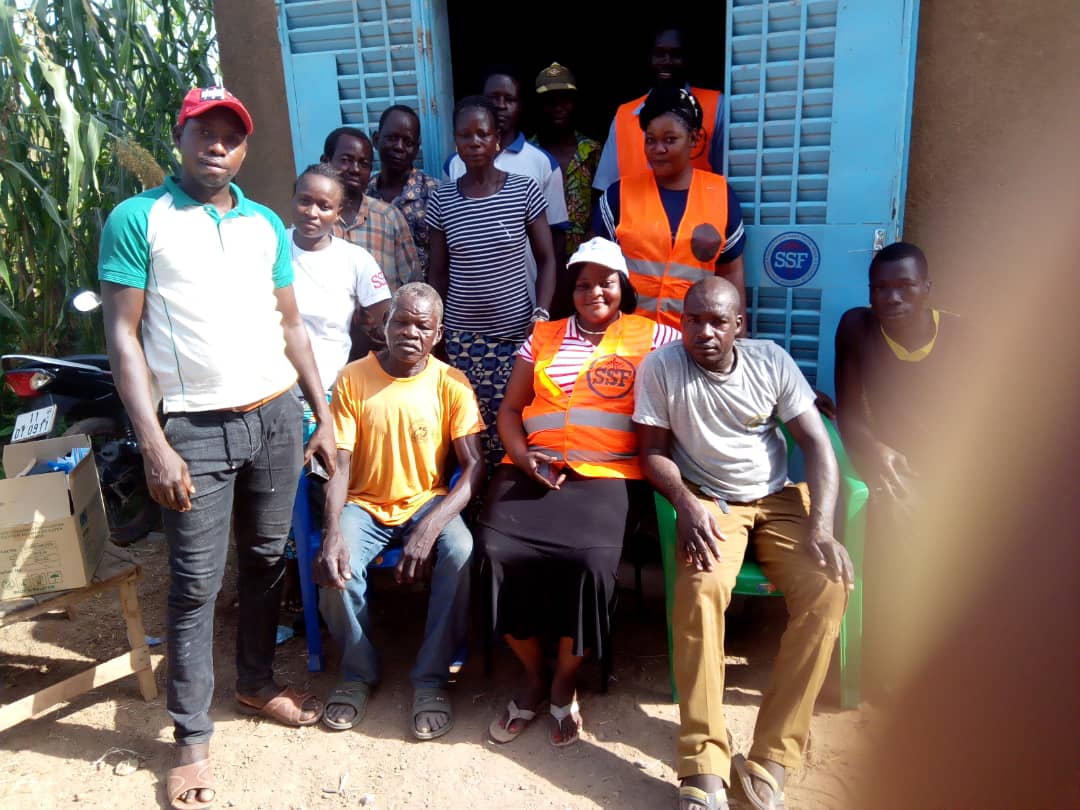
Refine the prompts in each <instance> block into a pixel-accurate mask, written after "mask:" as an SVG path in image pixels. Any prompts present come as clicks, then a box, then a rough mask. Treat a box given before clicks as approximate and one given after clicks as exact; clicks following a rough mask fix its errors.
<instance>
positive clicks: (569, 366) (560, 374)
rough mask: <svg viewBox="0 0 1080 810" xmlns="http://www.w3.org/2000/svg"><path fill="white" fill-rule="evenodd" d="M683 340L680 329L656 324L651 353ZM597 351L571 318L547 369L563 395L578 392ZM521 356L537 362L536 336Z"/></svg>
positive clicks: (521, 350) (522, 350) (527, 344)
mask: <svg viewBox="0 0 1080 810" xmlns="http://www.w3.org/2000/svg"><path fill="white" fill-rule="evenodd" d="M681 339H682V332H680V331H679V330H678V329H673V328H672V327H670V326H664V325H663V324H660V323H657V324H653V337H652V346H650V347H649V350H650V351H651V350H653V349H658V348H660V347H661V346H664V345H667V344H668V343H674V342H675V341H677V340H681ZM596 349H597V347H596V346H594V345H593V344H592V343H590V342H589V341H588V339H587V338H586V337H585V336H584V335H582V334H581V333H580V332H578V328H577V318H567V319H566V331H565V332H564V333H563V339H562V344H561V345H560V346H559V350H558V351H557V352H555V357H553V358H552V360H551V365H549V366H548V367H547V376H548V378H550V380H551V381H552V382H553V383H555V384H556V385H557V386H559V388H560V389H562V391H563V393H566V394H569V393H570V392H572V391H573V390H574V383H575V382H577V378H578V375H579V374H580V373H581V369H582V367H583V366H584V365H585V364H586V363H587V362H589V359H590V358H591V357H592V355H593V352H594V351H596ZM518 357H520V358H521V359H522V360H524V361H525V362H526V363H535V362H536V358H535V356H534V355H533V342H532V335H529V338H528V340H526V341H525V342H524V343H523V344H522V346H521V348H520V349H518Z"/></svg>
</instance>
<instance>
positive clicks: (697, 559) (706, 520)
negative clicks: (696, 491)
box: [675, 498, 725, 571]
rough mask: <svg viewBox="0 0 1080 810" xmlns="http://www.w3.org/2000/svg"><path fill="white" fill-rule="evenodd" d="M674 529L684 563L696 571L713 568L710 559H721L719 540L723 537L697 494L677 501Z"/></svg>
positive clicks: (722, 539)
mask: <svg viewBox="0 0 1080 810" xmlns="http://www.w3.org/2000/svg"><path fill="white" fill-rule="evenodd" d="M675 525H676V529H677V531H678V534H679V554H680V556H681V557H682V558H683V560H684V561H685V562H686V564H687V565H692V566H694V567H695V568H696V569H697V570H698V571H712V569H713V560H719V559H720V545H719V544H720V543H723V542H724V540H725V538H724V535H723V534H722V533H721V532H720V525H719V524H718V523H717V522H716V517H715V516H714V515H713V513H712V512H711V511H710V510H709V509H707V508H706V507H705V506H704V505H702V503H701V501H699V500H698V499H697V498H687V499H686V501H685V502H684V503H682V504H680V508H679V510H678V520H677V521H676V524H675Z"/></svg>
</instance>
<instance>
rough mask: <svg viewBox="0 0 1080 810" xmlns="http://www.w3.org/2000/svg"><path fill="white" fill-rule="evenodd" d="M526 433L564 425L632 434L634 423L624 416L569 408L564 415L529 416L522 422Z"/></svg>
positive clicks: (556, 428) (554, 428)
mask: <svg viewBox="0 0 1080 810" xmlns="http://www.w3.org/2000/svg"><path fill="white" fill-rule="evenodd" d="M523 423H524V426H525V432H526V433H530V434H531V433H539V432H540V431H541V430H558V429H559V428H561V427H563V426H564V425H581V426H583V427H600V428H607V429H608V430H623V431H626V432H628V433H633V432H634V422H633V420H632V419H631V418H630V417H629V416H626V415H625V414H619V413H610V412H608V411H598V410H594V409H592V408H571V409H570V410H568V411H566V413H565V414H560V413H545V414H540V415H538V416H530V417H529V418H528V419H525V420H524V422H523Z"/></svg>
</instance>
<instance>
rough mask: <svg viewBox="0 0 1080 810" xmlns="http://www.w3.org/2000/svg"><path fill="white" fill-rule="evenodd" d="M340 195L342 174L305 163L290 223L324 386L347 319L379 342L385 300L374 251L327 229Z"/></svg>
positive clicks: (337, 360)
mask: <svg viewBox="0 0 1080 810" xmlns="http://www.w3.org/2000/svg"><path fill="white" fill-rule="evenodd" d="M344 200H345V186H344V185H343V184H342V182H341V177H340V175H339V173H338V171H337V170H336V169H335V168H334V167H332V166H330V165H329V164H327V163H316V164H312V165H311V166H308V167H307V168H306V169H304V171H303V172H302V173H301V174H300V176H299V177H298V178H297V179H296V185H295V186H294V190H293V198H292V223H293V227H292V228H290V229H289V246H290V248H291V249H292V266H293V290H294V292H295V294H296V305H297V308H298V309H299V310H300V315H301V316H302V317H303V319H304V326H306V327H307V331H308V336H309V337H310V338H311V349H312V351H313V352H314V354H315V364H316V365H317V366H318V367H319V377H320V378H321V379H322V384H323V388H324V389H326V391H327V392H329V391H330V390H331V389H332V388H333V387H334V381H335V380H336V379H337V375H338V372H339V371H341V369H342V368H343V367H344V366H345V364H346V363H347V362H348V360H349V351H350V349H351V348H352V343H353V338H352V335H353V332H352V324H353V323H354V322H358V323H359V324H361V328H366V330H367V332H368V335H369V337H370V338H371V340H372V341H373V342H374V343H375V344H376V345H381V343H382V329H383V316H384V315H385V314H386V309H387V307H388V306H389V302H390V287H389V286H388V285H387V283H386V278H385V277H384V276H383V273H382V270H380V269H379V265H378V264H377V263H376V262H375V259H374V257H372V255H371V254H370V253H368V252H367V251H366V250H364V249H363V248H362V247H360V246H359V245H354V244H353V243H351V242H348V241H346V240H344V239H339V238H338V237H336V236H334V235H333V234H332V233H331V230H332V229H333V226H334V223H335V222H337V220H338V217H339V216H340V214H341V206H342V203H343V202H344Z"/></svg>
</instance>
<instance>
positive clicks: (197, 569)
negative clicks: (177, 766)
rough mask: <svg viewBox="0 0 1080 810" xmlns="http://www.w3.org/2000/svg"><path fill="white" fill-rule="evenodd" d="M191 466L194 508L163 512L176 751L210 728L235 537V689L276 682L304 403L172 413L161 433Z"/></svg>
mask: <svg viewBox="0 0 1080 810" xmlns="http://www.w3.org/2000/svg"><path fill="white" fill-rule="evenodd" d="M162 429H163V430H164V432H165V438H166V439H168V441H169V444H170V445H171V446H172V448H173V449H174V450H175V451H176V452H177V453H178V454H179V455H180V457H181V458H183V459H184V461H185V462H186V463H187V465H188V472H189V473H190V475H191V480H192V483H194V485H195V494H194V495H193V496H192V497H191V510H190V511H188V512H176V511H173V510H172V509H163V510H162V520H163V523H164V524H165V536H166V538H167V539H168V543H169V599H168V614H167V615H168V618H167V628H168V629H167V633H168V647H167V657H168V678H167V690H166V691H167V697H166V700H167V705H168V709H169V714H171V715H172V718H173V723H174V725H175V730H174V736H175V738H176V742H177V743H179V744H180V745H193V744H195V743H204V742H207V741H209V739H210V736H211V734H212V733H213V730H214V724H213V722H211V720H210V714H209V711H210V700H211V698H212V697H213V694H214V659H213V645H214V602H215V599H216V598H217V594H218V591H220V590H221V581H222V578H223V576H224V573H225V559H226V555H227V553H228V549H229V534H230V528H232V529H233V534H235V536H236V551H237V568H238V582H237V591H238V595H239V597H240V611H239V617H238V621H237V628H236V691H237V692H239V693H241V694H245V695H251V694H254V693H255V692H257V691H259V690H260V689H262V688H263V687H265V686H268V685H270V684H271V683H273V679H274V672H273V664H274V647H275V642H276V637H277V623H278V612H279V609H280V606H281V586H282V584H283V582H284V571H285V564H284V558H283V556H282V555H283V552H284V549H285V537H286V536H287V535H288V533H289V527H290V525H291V524H292V504H293V499H294V497H295V495H296V484H297V480H298V477H299V475H300V466H301V464H302V462H303V451H302V445H301V442H300V435H301V431H302V422H301V418H300V403H299V402H298V401H297V399H296V397H295V396H293V395H292V394H291V393H288V392H286V393H284V394H282V395H281V396H278V397H275V398H274V399H272V400H270V401H269V402H267V403H266V404H264V405H261V406H260V407H258V408H255V409H254V410H251V411H248V412H247V413H237V412H234V411H205V412H192V413H175V414H168V415H167V417H166V419H165V423H164V425H163V428H162Z"/></svg>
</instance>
